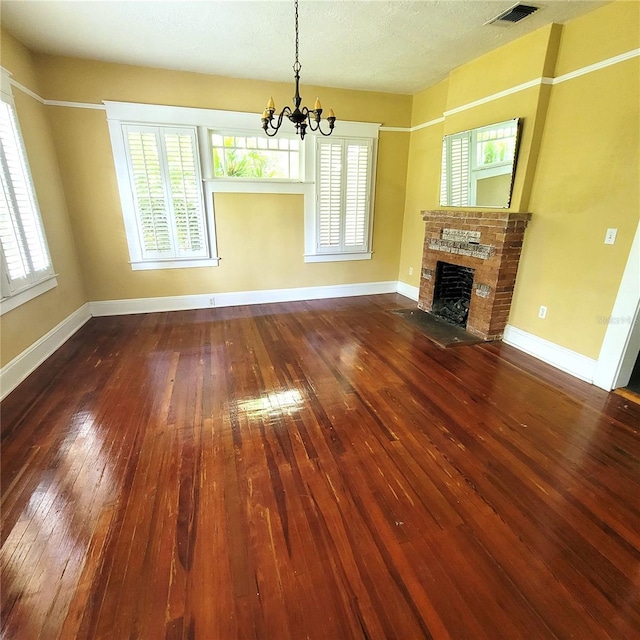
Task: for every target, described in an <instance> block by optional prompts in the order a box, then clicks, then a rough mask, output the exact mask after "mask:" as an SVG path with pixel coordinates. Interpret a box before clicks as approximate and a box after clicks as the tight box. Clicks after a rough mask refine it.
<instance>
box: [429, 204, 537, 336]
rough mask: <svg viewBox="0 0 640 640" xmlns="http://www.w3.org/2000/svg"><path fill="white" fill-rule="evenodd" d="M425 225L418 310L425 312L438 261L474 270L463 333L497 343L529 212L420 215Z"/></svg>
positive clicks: (510, 296)
mask: <svg viewBox="0 0 640 640" xmlns="http://www.w3.org/2000/svg"><path fill="white" fill-rule="evenodd" d="M422 217H423V218H424V221H425V223H426V229H425V235H424V249H423V254H422V273H421V277H420V294H419V297H418V308H420V309H422V310H423V311H431V308H432V305H433V293H434V285H435V279H436V272H437V263H438V262H448V263H450V264H456V265H460V266H463V267H470V268H471V269H474V270H475V273H474V280H473V291H472V294H471V305H470V307H469V317H468V320H467V331H469V332H470V333H473V334H475V335H477V336H479V337H481V338H483V339H484V340H499V339H500V338H501V337H502V333H503V332H504V328H505V326H506V324H507V320H508V318H509V309H510V307H511V299H512V297H513V289H514V286H515V283H516V272H517V270H518V262H519V261H520V252H521V251H522V241H523V239H524V231H525V229H526V227H527V223H528V222H529V220H530V219H531V214H530V213H509V212H502V211H496V212H491V213H487V212H480V211H423V212H422Z"/></svg>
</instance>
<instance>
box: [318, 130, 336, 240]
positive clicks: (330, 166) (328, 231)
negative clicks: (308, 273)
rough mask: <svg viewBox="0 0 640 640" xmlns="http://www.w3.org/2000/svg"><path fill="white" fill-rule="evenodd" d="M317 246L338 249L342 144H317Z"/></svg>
mask: <svg viewBox="0 0 640 640" xmlns="http://www.w3.org/2000/svg"><path fill="white" fill-rule="evenodd" d="M318 171H319V179H318V244H319V247H322V248H327V247H340V219H341V217H342V216H341V207H342V144H341V142H340V141H337V142H335V143H334V142H324V141H322V142H320V143H319V144H318Z"/></svg>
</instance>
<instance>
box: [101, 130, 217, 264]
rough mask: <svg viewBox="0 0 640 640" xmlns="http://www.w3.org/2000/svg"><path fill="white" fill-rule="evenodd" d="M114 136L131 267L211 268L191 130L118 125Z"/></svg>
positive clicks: (205, 216) (197, 159) (192, 131)
mask: <svg viewBox="0 0 640 640" xmlns="http://www.w3.org/2000/svg"><path fill="white" fill-rule="evenodd" d="M120 131H121V133H120V136H116V139H115V145H114V151H115V149H117V148H118V147H119V145H120V144H121V145H122V149H121V151H122V155H124V159H125V161H126V172H125V170H124V168H123V167H122V166H120V171H119V172H118V182H119V185H120V193H121V198H122V203H123V212H124V215H125V225H126V228H127V239H128V241H129V252H130V255H131V264H132V268H133V269H135V270H138V269H161V268H177V267H194V266H209V265H215V264H217V259H215V258H214V259H212V258H211V245H210V241H209V232H208V226H209V225H208V218H207V213H206V209H205V204H204V198H203V191H202V178H201V175H200V163H199V156H198V139H197V135H196V128H195V127H174V126H152V125H139V124H121V125H120ZM112 142H114V139H113V131H112ZM118 155H119V154H118V153H116V157H118ZM116 164H117V165H118V162H116ZM120 164H122V162H121V163H120ZM122 183H124V184H122Z"/></svg>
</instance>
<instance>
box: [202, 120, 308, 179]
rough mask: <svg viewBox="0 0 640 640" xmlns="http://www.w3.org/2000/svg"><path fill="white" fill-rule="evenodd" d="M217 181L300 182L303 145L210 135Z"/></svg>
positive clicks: (288, 140) (248, 136)
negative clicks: (223, 179)
mask: <svg viewBox="0 0 640 640" xmlns="http://www.w3.org/2000/svg"><path fill="white" fill-rule="evenodd" d="M211 148H212V154H213V176H214V178H251V179H260V180H299V179H300V175H301V171H300V168H301V160H302V154H301V153H300V142H299V140H297V139H295V138H287V137H284V136H279V137H277V138H270V137H268V136H260V135H255V134H230V133H227V132H222V131H213V132H211Z"/></svg>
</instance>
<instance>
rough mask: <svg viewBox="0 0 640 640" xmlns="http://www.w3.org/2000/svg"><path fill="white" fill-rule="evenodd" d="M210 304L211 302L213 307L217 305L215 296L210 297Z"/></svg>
mask: <svg viewBox="0 0 640 640" xmlns="http://www.w3.org/2000/svg"><path fill="white" fill-rule="evenodd" d="M209 304H210V305H211V306H212V307H215V306H216V299H215V298H209Z"/></svg>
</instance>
